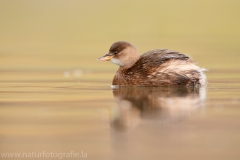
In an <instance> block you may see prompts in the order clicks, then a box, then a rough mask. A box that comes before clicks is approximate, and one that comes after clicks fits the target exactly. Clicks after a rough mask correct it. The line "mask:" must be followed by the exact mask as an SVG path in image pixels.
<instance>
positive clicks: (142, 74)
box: [98, 41, 206, 86]
mask: <svg viewBox="0 0 240 160" xmlns="http://www.w3.org/2000/svg"><path fill="white" fill-rule="evenodd" d="M98 60H106V61H109V60H111V62H113V63H115V64H117V65H119V66H120V67H119V69H118V71H117V73H116V75H115V76H114V78H113V82H112V84H113V85H127V86H133V85H138V86H174V85H185V86H200V85H205V83H206V78H205V74H204V73H203V71H204V70H205V69H202V68H200V67H198V66H196V64H195V63H194V62H193V61H192V60H190V58H189V57H188V56H186V55H184V54H181V53H179V52H176V51H171V50H167V49H156V50H151V51H148V52H146V53H144V54H143V55H141V56H140V55H139V53H138V51H137V49H136V48H135V47H134V46H133V45H132V44H130V43H128V42H124V41H119V42H115V43H114V44H113V45H112V46H111V47H110V49H109V53H108V54H106V55H104V56H103V57H100V58H99V59H98Z"/></svg>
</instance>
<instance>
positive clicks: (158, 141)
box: [0, 69, 240, 160]
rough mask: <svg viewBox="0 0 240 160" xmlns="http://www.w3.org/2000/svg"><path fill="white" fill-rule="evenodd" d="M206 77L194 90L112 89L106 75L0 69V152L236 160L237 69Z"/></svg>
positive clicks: (239, 145) (239, 86) (238, 142)
mask: <svg viewBox="0 0 240 160" xmlns="http://www.w3.org/2000/svg"><path fill="white" fill-rule="evenodd" d="M207 74H208V77H209V79H208V82H209V83H208V86H207V87H202V88H200V89H186V88H176V87H174V88H171V87H165V88H164V87H162V88H161V87H132V88H129V87H123V88H115V89H112V88H111V86H110V85H111V78H110V79H109V77H111V76H112V73H110V72H89V71H84V70H80V69H75V70H68V71H61V70H58V71H44V70H43V71H39V70H36V71H1V80H0V85H1V89H0V91H1V92H0V94H1V98H0V103H1V107H0V110H1V111H0V119H1V121H0V126H1V127H0V128H1V131H0V148H1V152H19V153H23V152H36V153H39V152H43V151H46V152H56V153H65V152H71V151H74V152H79V153H81V152H82V151H83V152H86V153H87V158H88V159H147V158H150V159H159V157H162V159H186V158H188V159H218V160H219V159H239V158H240V154H239V148H240V138H239V133H240V119H239V116H240V110H239V107H240V105H239V104H240V99H239V95H240V83H239V82H240V78H239V75H238V74H239V71H238V70H227V71H225V72H224V71H214V70H213V71H209V72H208V73H207ZM223 74H224V77H222V75H223ZM99 76H100V77H102V78H101V80H99V79H97V80H96V78H95V77H99ZM104 77H105V78H104ZM227 77H230V78H227ZM231 77H236V78H234V79H232V78H231ZM72 159H74V158H72Z"/></svg>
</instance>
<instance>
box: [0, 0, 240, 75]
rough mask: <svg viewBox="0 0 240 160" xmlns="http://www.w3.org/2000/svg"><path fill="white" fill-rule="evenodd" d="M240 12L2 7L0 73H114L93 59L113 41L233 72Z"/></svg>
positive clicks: (138, 4)
mask: <svg viewBox="0 0 240 160" xmlns="http://www.w3.org/2000/svg"><path fill="white" fill-rule="evenodd" d="M239 6H240V1H238V0H230V1H229V0H228V1H227V0H221V1H218V0H211V1H207V0H202V1H191V0H182V1H177V0H167V1H166V0H160V1H154V0H153V1H152V0H151V1H148V2H146V1H108V0H104V1H88V0H80V1H79V0H69V1H66V0H51V1H49V0H21V1H18V0H1V1H0V15H1V16H0V22H1V25H0V44H1V45H0V56H1V59H0V69H1V70H15V69H17V70H58V69H60V70H61V69H66V68H69V69H73V68H81V69H87V70H89V69H91V70H101V71H102V70H103V69H107V70H113V71H114V70H116V66H115V65H112V64H110V63H105V64H102V63H98V62H97V61H96V59H97V58H98V57H100V56H101V55H103V54H105V53H106V52H107V51H108V49H109V47H110V46H111V44H112V43H113V42H115V41H119V40H125V41H129V42H131V43H132V44H134V45H135V46H136V47H137V48H138V49H139V51H140V53H144V52H146V51H148V50H151V49H156V48H168V49H171V50H176V51H180V52H183V53H186V54H188V55H189V56H191V57H192V58H194V60H195V61H198V62H199V64H200V65H201V66H203V67H205V68H208V69H229V68H232V67H237V66H239V63H240V58H236V57H239V51H240V46H239V43H240V20H239V14H240V11H239V9H238V8H239ZM114 67H115V68H114Z"/></svg>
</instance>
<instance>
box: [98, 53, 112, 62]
mask: <svg viewBox="0 0 240 160" xmlns="http://www.w3.org/2000/svg"><path fill="white" fill-rule="evenodd" d="M112 58H113V55H111V54H109V53H108V54H106V55H104V56H102V57H100V58H98V61H110V60H111V59H112Z"/></svg>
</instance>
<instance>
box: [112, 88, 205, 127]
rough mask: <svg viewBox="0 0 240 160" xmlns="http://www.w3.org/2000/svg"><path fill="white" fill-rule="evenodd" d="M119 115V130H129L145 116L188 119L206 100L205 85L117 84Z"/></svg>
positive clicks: (117, 124) (164, 120)
mask: <svg viewBox="0 0 240 160" xmlns="http://www.w3.org/2000/svg"><path fill="white" fill-rule="evenodd" d="M113 94H114V97H115V99H116V101H117V103H118V114H117V116H116V117H115V118H114V120H113V123H112V124H113V126H114V127H115V128H117V129H129V128H133V127H134V126H136V125H137V122H139V121H140V120H141V119H148V120H150V119H154V120H158V121H162V122H172V121H180V120H182V119H186V118H188V117H189V115H190V114H191V113H192V112H194V111H195V110H196V109H197V108H199V107H200V106H202V104H203V103H202V102H203V101H204V99H205V88H204V87H200V88H193V87H161V88H160V87H117V88H115V89H113Z"/></svg>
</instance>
